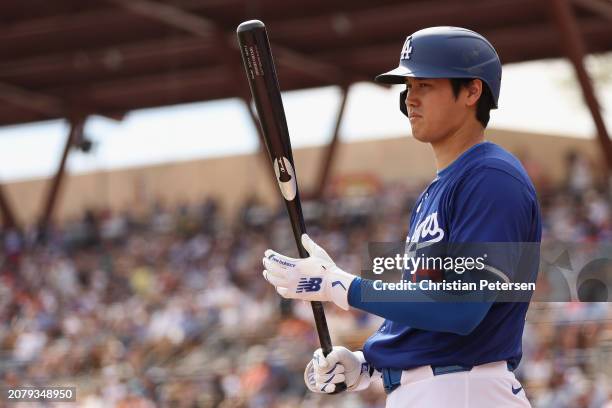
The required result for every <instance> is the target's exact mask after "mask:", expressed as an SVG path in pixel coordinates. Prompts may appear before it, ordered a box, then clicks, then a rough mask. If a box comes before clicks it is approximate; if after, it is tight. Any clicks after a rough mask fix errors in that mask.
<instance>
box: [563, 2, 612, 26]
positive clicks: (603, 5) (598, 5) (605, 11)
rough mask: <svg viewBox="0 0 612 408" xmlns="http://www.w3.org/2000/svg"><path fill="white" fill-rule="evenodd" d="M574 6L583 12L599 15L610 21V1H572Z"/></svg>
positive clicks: (611, 9)
mask: <svg viewBox="0 0 612 408" xmlns="http://www.w3.org/2000/svg"><path fill="white" fill-rule="evenodd" d="M572 1H573V2H574V4H576V5H577V6H580V7H581V8H583V9H585V10H589V11H591V12H594V13H596V14H599V15H600V16H602V17H603V18H605V19H607V20H608V21H612V1H605V0H572Z"/></svg>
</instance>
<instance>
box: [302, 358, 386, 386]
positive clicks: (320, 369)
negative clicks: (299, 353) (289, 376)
mask: <svg viewBox="0 0 612 408" xmlns="http://www.w3.org/2000/svg"><path fill="white" fill-rule="evenodd" d="M371 372H372V373H374V372H375V371H374V370H371V369H370V364H368V363H367V362H366V361H365V358H364V357H363V353H362V352H361V351H355V352H352V351H350V350H349V349H347V348H346V347H339V346H336V347H334V348H333V350H332V352H331V353H329V354H328V355H327V357H324V356H323V351H322V350H321V349H318V350H317V351H315V352H314V355H313V356H312V360H310V362H309V363H308V365H307V366H306V370H304V382H305V383H306V386H307V387H308V389H309V390H310V391H312V392H318V393H324V394H330V393H332V392H334V390H335V389H336V384H338V383H341V382H346V387H347V388H346V389H347V391H360V390H364V389H366V388H368V386H369V385H370V382H371V380H372V375H371V374H370V373H371Z"/></svg>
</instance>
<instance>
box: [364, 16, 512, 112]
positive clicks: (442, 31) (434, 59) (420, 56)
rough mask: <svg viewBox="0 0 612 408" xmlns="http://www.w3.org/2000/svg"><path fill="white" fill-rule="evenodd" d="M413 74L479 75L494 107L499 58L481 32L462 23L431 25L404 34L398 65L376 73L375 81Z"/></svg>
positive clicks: (402, 78)
mask: <svg viewBox="0 0 612 408" xmlns="http://www.w3.org/2000/svg"><path fill="white" fill-rule="evenodd" d="M406 77H414V78H478V79H481V80H482V81H483V82H484V83H485V84H486V85H487V87H488V88H489V90H490V91H491V94H492V95H493V104H494V106H493V109H495V108H497V100H498V99H499V88H500V85H501V62H500V61H499V56H498V55H497V52H496V51H495V48H493V46H492V45H491V43H490V42H489V41H487V39H486V38H484V37H483V36H482V35H480V34H478V33H476V32H474V31H471V30H468V29H465V28H461V27H430V28H425V29H423V30H419V31H417V32H415V33H414V34H412V35H411V36H409V37H408V38H406V41H405V42H404V47H403V48H402V53H401V54H400V63H399V66H398V67H397V68H395V69H394V70H391V71H389V72H386V73H384V74H381V75H378V76H377V77H376V81H377V82H383V83H387V84H403V83H405V81H406V80H405V78H406Z"/></svg>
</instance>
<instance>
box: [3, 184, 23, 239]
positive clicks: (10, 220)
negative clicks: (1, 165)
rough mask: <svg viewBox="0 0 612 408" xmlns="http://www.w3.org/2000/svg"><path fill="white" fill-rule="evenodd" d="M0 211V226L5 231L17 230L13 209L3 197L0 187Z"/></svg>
mask: <svg viewBox="0 0 612 408" xmlns="http://www.w3.org/2000/svg"><path fill="white" fill-rule="evenodd" d="M0 211H2V226H3V227H4V228H5V229H9V228H17V229H18V228H19V226H18V225H17V221H16V219H15V215H14V213H13V208H12V207H11V203H10V202H9V201H8V200H7V199H6V196H5V195H4V189H3V188H2V186H1V185H0Z"/></svg>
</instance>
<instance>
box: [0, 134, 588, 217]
mask: <svg viewBox="0 0 612 408" xmlns="http://www.w3.org/2000/svg"><path fill="white" fill-rule="evenodd" d="M487 139H489V140H491V141H494V142H496V143H499V144H501V145H502V146H504V147H506V148H508V149H509V150H510V151H512V152H513V153H517V152H525V151H526V152H528V155H529V156H530V157H531V159H532V160H535V161H537V163H538V164H539V165H540V166H541V167H542V168H543V169H544V170H545V171H546V172H547V173H548V175H549V176H550V177H551V178H552V180H553V181H560V180H561V178H562V177H563V175H564V165H563V159H564V156H565V154H566V153H567V152H568V151H571V150H579V151H582V152H584V153H585V154H586V155H588V156H589V157H591V159H592V160H593V161H597V160H598V159H599V156H598V153H597V151H598V150H597V149H598V146H597V144H596V141H595V140H594V139H592V140H591V139H577V138H569V137H558V136H547V135H539V134H526V133H516V132H509V131H503V130H490V131H488V132H487ZM337 152H338V157H337V161H336V163H335V167H334V169H333V172H334V174H350V173H373V174H376V175H378V176H379V177H380V178H381V179H383V180H384V181H400V182H401V181H408V180H427V179H431V178H432V177H433V175H434V172H435V168H434V164H433V154H432V151H431V148H430V147H429V145H426V144H422V143H419V142H417V141H416V140H414V139H413V138H411V137H408V136H405V137H399V138H395V139H384V140H376V141H363V142H354V143H350V144H340V146H339V148H338V150H337ZM322 153H323V149H322V148H321V147H314V148H304V149H297V150H296V151H295V152H294V155H295V161H296V168H297V172H298V179H299V182H300V188H301V190H302V191H305V190H307V189H308V188H309V187H311V186H313V184H314V182H315V180H316V177H317V174H318V171H319V170H320V163H321V161H320V160H321V158H322ZM47 187H48V180H31V181H23V182H16V183H9V184H6V185H5V186H4V190H5V193H6V195H7V198H8V200H9V201H10V202H12V204H13V207H14V210H15V212H16V216H17V217H18V219H19V220H20V222H23V223H30V222H33V220H34V219H35V218H36V216H37V215H38V213H39V211H40V209H41V204H42V200H43V198H44V196H45V194H46V190H47ZM276 188H277V187H276V185H273V184H272V182H271V180H270V176H269V170H268V169H267V168H266V167H264V164H263V162H262V160H261V156H260V155H257V154H251V155H240V156H231V157H223V158H211V159H203V160H193V161H184V162H172V163H168V164H160V165H155V166H147V167H139V168H129V169H121V170H113V171H108V172H95V173H89V174H79V175H67V176H66V179H65V182H64V185H63V191H62V194H61V196H60V197H59V198H58V205H57V208H56V212H55V216H56V217H55V218H56V219H58V220H65V219H69V218H72V217H78V216H80V215H81V214H82V211H83V209H85V208H93V209H101V208H110V209H112V210H122V209H126V208H130V209H132V210H134V211H140V210H145V209H146V208H147V207H148V205H149V203H150V202H152V201H153V200H156V199H161V200H163V201H164V202H165V203H166V204H168V205H173V204H177V203H181V202H186V203H195V202H199V201H201V200H202V199H203V198H204V197H205V196H209V195H212V196H215V197H217V198H219V199H220V200H221V202H222V204H223V209H224V211H226V213H227V214H231V213H233V212H234V211H235V210H236V209H237V208H238V206H239V205H240V204H241V201H242V200H243V199H244V198H245V197H246V196H248V195H251V194H257V195H258V196H259V197H260V198H262V199H263V200H264V201H267V202H269V203H276V202H277V200H278V198H277V195H276V191H275V189H276Z"/></svg>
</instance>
